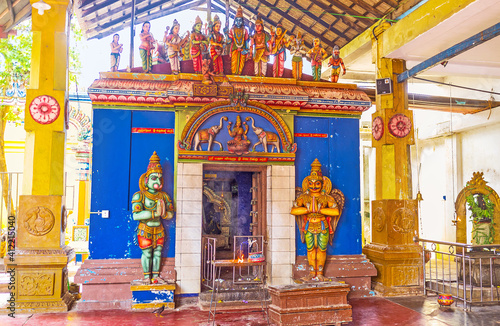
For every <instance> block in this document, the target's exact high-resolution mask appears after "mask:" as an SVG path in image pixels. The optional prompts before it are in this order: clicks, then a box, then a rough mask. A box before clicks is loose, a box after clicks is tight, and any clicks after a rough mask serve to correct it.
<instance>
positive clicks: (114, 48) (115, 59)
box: [111, 34, 123, 71]
mask: <svg viewBox="0 0 500 326" xmlns="http://www.w3.org/2000/svg"><path fill="white" fill-rule="evenodd" d="M119 41H120V35H118V34H115V35H113V42H111V71H118V66H119V65H120V53H122V51H123V44H120V43H118V42H119Z"/></svg>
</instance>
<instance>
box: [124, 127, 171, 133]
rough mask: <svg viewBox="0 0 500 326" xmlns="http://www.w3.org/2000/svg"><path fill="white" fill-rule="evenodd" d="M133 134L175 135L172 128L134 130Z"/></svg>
mask: <svg viewBox="0 0 500 326" xmlns="http://www.w3.org/2000/svg"><path fill="white" fill-rule="evenodd" d="M132 133H133V134H174V129H171V128H132Z"/></svg>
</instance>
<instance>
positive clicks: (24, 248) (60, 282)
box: [5, 195, 75, 314]
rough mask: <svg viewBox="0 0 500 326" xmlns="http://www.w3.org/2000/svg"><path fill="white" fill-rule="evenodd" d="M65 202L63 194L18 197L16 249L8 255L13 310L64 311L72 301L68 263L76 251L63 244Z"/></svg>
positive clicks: (10, 305)
mask: <svg viewBox="0 0 500 326" xmlns="http://www.w3.org/2000/svg"><path fill="white" fill-rule="evenodd" d="M63 203H64V196H56V195H54V196H35V195H26V196H20V198H19V214H18V216H17V218H16V226H17V227H16V232H17V238H16V248H15V251H14V254H13V255H12V256H11V255H7V256H6V257H5V265H6V270H7V272H11V279H12V278H13V279H14V282H13V283H14V286H15V288H14V289H11V290H13V293H14V302H13V303H12V302H9V306H8V307H7V308H8V309H9V310H10V311H11V312H13V311H12V310H13V309H15V313H16V314H18V313H19V314H20V313H30V314H31V313H39V312H64V311H68V309H69V307H70V306H71V304H72V303H73V297H72V296H71V295H70V294H69V293H68V270H67V265H68V262H69V261H70V260H72V259H73V258H74V257H75V252H74V250H73V249H72V248H70V247H68V246H65V245H64V230H65V228H66V218H67V217H66V214H65V212H66V210H65V209H64V204H63ZM13 306H14V307H13ZM11 308H13V309H11Z"/></svg>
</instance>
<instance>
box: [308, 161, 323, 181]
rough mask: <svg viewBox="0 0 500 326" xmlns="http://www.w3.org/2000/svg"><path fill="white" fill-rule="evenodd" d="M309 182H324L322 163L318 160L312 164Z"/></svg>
mask: <svg viewBox="0 0 500 326" xmlns="http://www.w3.org/2000/svg"><path fill="white" fill-rule="evenodd" d="M309 180H321V181H323V173H322V172H321V163H320V162H319V161H318V159H314V161H313V162H312V163H311V174H310V175H309Z"/></svg>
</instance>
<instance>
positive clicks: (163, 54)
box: [111, 6, 346, 82]
mask: <svg viewBox="0 0 500 326" xmlns="http://www.w3.org/2000/svg"><path fill="white" fill-rule="evenodd" d="M221 26H222V23H221V21H220V19H219V17H218V16H217V15H215V17H214V19H213V21H211V22H210V23H209V24H208V26H207V24H205V26H204V28H203V22H202V20H201V19H200V17H199V16H197V17H196V20H195V23H194V25H193V28H192V31H191V32H189V31H188V32H186V33H185V34H184V35H183V36H180V24H179V23H178V22H177V20H174V22H173V24H172V26H171V27H167V28H166V31H165V36H164V38H163V45H161V44H159V42H157V41H156V40H155V39H154V37H153V34H152V33H151V31H150V28H151V24H150V23H149V22H145V23H144V24H143V26H142V30H141V34H140V39H141V44H140V46H139V52H140V56H141V60H142V68H143V70H144V72H145V73H150V72H151V71H152V66H153V52H155V51H156V54H157V56H158V58H159V59H158V61H159V62H170V66H171V70H172V73H173V74H175V75H177V74H179V73H180V72H181V65H180V61H183V60H192V62H193V70H194V72H195V73H196V74H202V73H203V74H205V73H206V72H204V69H203V65H206V62H207V61H205V59H210V60H211V63H212V66H213V69H212V72H211V73H213V74H214V75H224V64H223V55H225V54H227V55H228V57H229V58H230V61H231V74H233V75H241V74H242V73H243V67H244V66H245V63H246V62H247V61H249V60H252V61H253V64H254V72H253V73H254V75H255V76H257V77H265V76H266V74H267V65H268V62H269V61H270V57H271V56H273V57H274V62H273V65H272V76H273V77H283V75H284V72H285V60H286V51H287V50H288V51H289V52H290V54H291V55H292V74H293V77H294V78H295V79H297V80H300V79H302V66H303V58H306V59H307V60H309V61H311V68H312V74H313V79H314V80H315V81H319V80H320V79H321V68H322V63H323V61H324V60H326V58H327V57H328V53H327V52H326V51H325V49H323V48H322V47H321V42H320V40H319V39H318V38H315V39H314V46H313V47H312V48H311V49H309V50H307V49H306V48H305V47H304V42H303V37H302V35H301V33H300V32H299V33H298V34H297V36H295V35H290V36H287V30H286V29H285V28H283V26H282V25H281V24H278V25H277V26H276V28H273V27H271V28H270V33H268V32H266V31H265V30H264V23H263V21H262V19H261V17H260V15H259V16H258V17H257V20H256V21H255V31H254V32H253V33H252V35H250V34H249V32H248V30H247V28H246V27H245V26H244V19H243V10H242V8H241V6H240V7H239V8H238V10H237V12H236V16H235V18H234V24H233V26H232V27H231V28H229V26H226V27H225V28H224V30H223V31H222V32H221ZM115 36H117V35H115ZM121 46H122V45H120V44H118V38H117V39H116V40H115V38H114V39H113V43H111V49H112V51H111V52H112V53H111V63H112V67H111V71H117V68H118V63H119V53H120V52H121V49H122V47H121ZM224 59H225V58H224ZM328 66H329V67H332V73H331V81H332V82H337V81H338V78H339V75H340V73H341V72H342V70H343V74H345V73H346V69H345V65H344V62H343V60H342V59H341V58H340V57H339V47H338V46H334V48H333V52H332V56H331V58H330V60H329V62H328Z"/></svg>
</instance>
